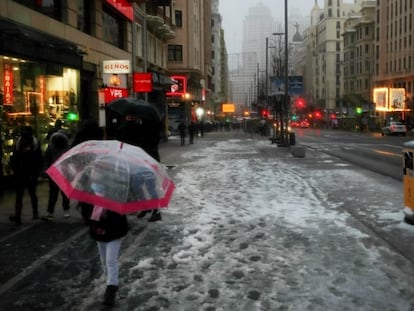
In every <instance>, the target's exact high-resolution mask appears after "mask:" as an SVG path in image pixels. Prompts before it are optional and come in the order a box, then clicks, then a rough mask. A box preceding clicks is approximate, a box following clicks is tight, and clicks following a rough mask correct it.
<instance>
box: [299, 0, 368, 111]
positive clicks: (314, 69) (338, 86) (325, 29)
mask: <svg viewBox="0 0 414 311" xmlns="http://www.w3.org/2000/svg"><path fill="white" fill-rule="evenodd" d="M360 2H361V1H359V0H355V1H354V3H345V2H344V1H343V0H338V1H333V0H324V7H323V8H322V9H321V8H319V6H318V4H317V0H315V6H314V7H313V9H312V12H311V26H310V29H309V33H308V36H307V45H308V48H309V53H310V54H311V56H310V58H311V59H310V63H309V65H308V70H307V77H306V82H307V83H308V82H311V86H310V87H307V88H306V93H307V96H310V97H308V98H307V102H308V103H309V104H311V105H313V106H315V107H316V108H317V109H322V110H324V111H325V112H326V115H329V114H330V113H331V112H333V111H334V110H335V109H336V106H337V102H338V99H340V98H341V96H342V94H343V83H342V73H341V69H342V63H343V36H342V34H343V32H344V29H345V21H346V20H347V18H348V16H349V14H350V13H351V12H357V11H359V8H360ZM308 57H309V56H308Z"/></svg>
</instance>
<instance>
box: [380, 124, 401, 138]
mask: <svg viewBox="0 0 414 311" xmlns="http://www.w3.org/2000/svg"><path fill="white" fill-rule="evenodd" d="M381 134H382V136H384V135H403V136H405V135H406V134H407V127H406V126H405V125H404V124H403V123H401V122H395V121H393V122H389V123H388V124H387V125H386V126H384V127H383V128H382V130H381Z"/></svg>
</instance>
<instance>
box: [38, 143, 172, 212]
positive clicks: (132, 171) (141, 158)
mask: <svg viewBox="0 0 414 311" xmlns="http://www.w3.org/2000/svg"><path fill="white" fill-rule="evenodd" d="M46 173H47V174H48V175H49V176H50V177H51V178H52V179H53V180H54V181H55V182H56V184H57V185H58V186H59V187H60V188H61V189H62V191H63V192H64V193H65V194H66V195H67V196H68V197H69V198H72V199H75V200H78V201H81V202H86V203H89V204H93V205H98V206H102V207H104V208H107V209H110V210H112V211H115V212H117V213H120V214H127V213H133V212H137V211H142V210H149V209H156V208H162V207H167V206H168V204H169V201H170V199H171V196H172V193H173V191H174V188H175V185H174V182H173V181H172V180H171V178H170V177H169V176H168V174H167V172H166V171H165V169H164V168H163V166H162V165H161V164H160V163H159V162H157V161H156V160H154V158H152V157H151V156H150V155H148V154H147V153H146V152H145V151H144V150H143V149H141V148H140V147H137V146H133V145H130V144H127V143H123V142H120V141H117V140H89V141H86V142H83V143H81V144H79V145H77V146H75V147H73V148H71V149H70V150H68V151H67V152H66V153H64V154H63V155H62V156H61V157H60V158H59V159H58V160H57V161H56V162H55V163H53V164H52V165H51V166H50V167H49V168H48V169H47V170H46Z"/></svg>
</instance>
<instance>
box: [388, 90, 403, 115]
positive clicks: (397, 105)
mask: <svg viewBox="0 0 414 311" xmlns="http://www.w3.org/2000/svg"><path fill="white" fill-rule="evenodd" d="M389 108H390V109H391V110H394V111H401V110H404V109H405V89H403V88H395V89H394V88H392V89H390V107H389Z"/></svg>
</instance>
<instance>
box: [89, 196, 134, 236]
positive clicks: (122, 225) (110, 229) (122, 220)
mask: <svg viewBox="0 0 414 311" xmlns="http://www.w3.org/2000/svg"><path fill="white" fill-rule="evenodd" d="M92 211H93V205H90V204H86V203H81V212H82V216H83V218H84V220H85V221H86V223H87V225H88V226H89V234H90V236H91V237H92V239H94V240H95V241H100V242H110V241H113V240H117V239H120V238H122V237H124V236H125V235H126V234H127V233H128V230H129V226H128V220H127V216H126V215H121V214H118V213H115V212H112V211H110V210H106V213H105V215H103V216H102V217H101V219H100V220H99V221H96V220H92V219H91V215H92Z"/></svg>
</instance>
